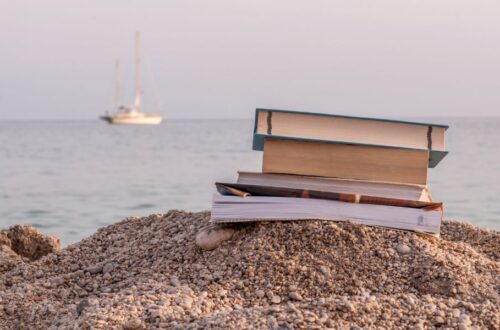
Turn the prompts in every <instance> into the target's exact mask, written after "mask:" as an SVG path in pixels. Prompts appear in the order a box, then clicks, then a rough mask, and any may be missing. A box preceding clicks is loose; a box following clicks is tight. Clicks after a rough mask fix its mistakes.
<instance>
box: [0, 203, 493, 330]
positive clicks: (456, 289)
mask: <svg viewBox="0 0 500 330" xmlns="http://www.w3.org/2000/svg"><path fill="white" fill-rule="evenodd" d="M208 218H209V213H208V212H202V213H186V212H181V211H170V212H168V213H167V214H164V215H151V216H149V217H145V218H129V219H126V220H124V221H122V222H120V223H117V224H114V225H111V226H108V227H106V228H103V229H100V230H99V231H98V232H97V233H96V234H94V235H93V236H91V237H89V238H87V239H85V240H83V241H81V242H79V243H76V244H73V245H71V246H69V247H67V248H65V249H63V250H62V251H59V252H55V253H51V254H49V255H47V256H45V257H43V258H41V259H39V260H37V261H33V262H27V261H26V260H24V261H22V260H20V261H19V262H18V263H17V265H16V266H15V267H14V268H12V269H10V270H7V271H3V272H2V273H0V328H2V329H4V328H5V329H43V328H51V329H75V328H78V329H128V330H132V329H172V328H192V329H204V328H214V329H219V328H230V329H232V328H248V327H253V328H270V329H275V328H276V329H277V328H284V329H292V328H312V329H314V328H318V329H319V328H335V329H362V328H364V329H368V328H369V329H372V328H378V329H388V328H414V329H427V328H456V329H475V328H478V329H498V328H500V316H499V315H500V308H499V306H500V298H499V285H500V283H499V278H500V276H499V275H500V273H499V270H500V267H499V259H498V258H499V255H500V252H499V249H500V234H499V233H498V232H494V231H487V230H482V229H479V228H476V227H474V226H471V225H467V224H461V223H457V222H449V221H445V222H444V224H443V233H442V238H441V239H436V238H429V237H427V236H421V235H418V234H414V233H407V232H401V231H394V230H388V229H380V228H370V227H364V226H359V225H352V224H348V223H334V222H326V221H303V222H283V223H281V222H277V223H271V222H266V223H257V224H246V225H242V226H240V227H229V228H227V227H223V228H220V227H212V226H209V225H208ZM197 244H199V246H198V245H197Z"/></svg>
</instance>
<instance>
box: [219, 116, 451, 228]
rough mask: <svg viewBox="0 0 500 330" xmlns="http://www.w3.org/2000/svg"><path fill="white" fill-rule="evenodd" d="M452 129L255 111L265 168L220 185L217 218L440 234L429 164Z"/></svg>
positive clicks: (440, 153)
mask: <svg viewBox="0 0 500 330" xmlns="http://www.w3.org/2000/svg"><path fill="white" fill-rule="evenodd" d="M447 128H448V126H445V125H436V124H429V123H417V122H408V121H396V120H386V119H375V118H361V117H349V116H339V115H329V114H319V113H306V112H296V111H288V110H270V109H257V110H256V113H255V126H254V137H253V149H254V150H261V151H262V150H263V151H264V153H263V162H262V172H261V173H251V172H239V173H238V180H237V182H236V183H223V182H217V183H216V188H217V191H218V193H219V194H216V195H214V199H213V205H212V215H211V221H212V222H243V221H272V220H280V221H284V220H306V219H321V220H335V221H351V222H353V223H359V224H365V225H372V226H383V227H390V228H397V229H404V230H413V231H419V232H425V233H431V234H436V233H439V228H440V224H441V219H442V215H443V205H442V203H438V202H434V201H433V200H432V197H431V194H430V191H429V188H428V187H427V171H428V168H432V167H435V166H436V165H437V164H438V163H439V162H440V161H441V160H442V159H443V158H444V157H445V156H446V154H447V151H445V146H444V138H445V132H446V129H447Z"/></svg>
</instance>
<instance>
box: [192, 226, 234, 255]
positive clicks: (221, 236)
mask: <svg viewBox="0 0 500 330" xmlns="http://www.w3.org/2000/svg"><path fill="white" fill-rule="evenodd" d="M235 232H236V231H235V230H234V229H232V228H228V227H208V228H205V229H202V230H201V231H200V232H199V233H198V234H197V235H196V245H197V246H198V247H200V248H201V249H203V250H213V249H215V248H217V247H218V246H219V245H220V244H221V243H222V242H224V241H227V240H228V239H230V238H231V237H233V235H234V233H235Z"/></svg>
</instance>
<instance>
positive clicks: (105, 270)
mask: <svg viewBox="0 0 500 330" xmlns="http://www.w3.org/2000/svg"><path fill="white" fill-rule="evenodd" d="M113 269H115V264H114V263H112V262H109V263H107V264H106V265H104V267H102V273H103V274H108V273H111V272H112V271H113Z"/></svg>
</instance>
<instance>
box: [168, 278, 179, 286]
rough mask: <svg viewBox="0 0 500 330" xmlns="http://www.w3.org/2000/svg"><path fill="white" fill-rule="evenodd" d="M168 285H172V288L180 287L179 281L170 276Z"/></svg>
mask: <svg viewBox="0 0 500 330" xmlns="http://www.w3.org/2000/svg"><path fill="white" fill-rule="evenodd" d="M170 284H172V286H175V287H177V286H180V285H181V282H180V281H179V279H178V278H177V276H172V277H170Z"/></svg>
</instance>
